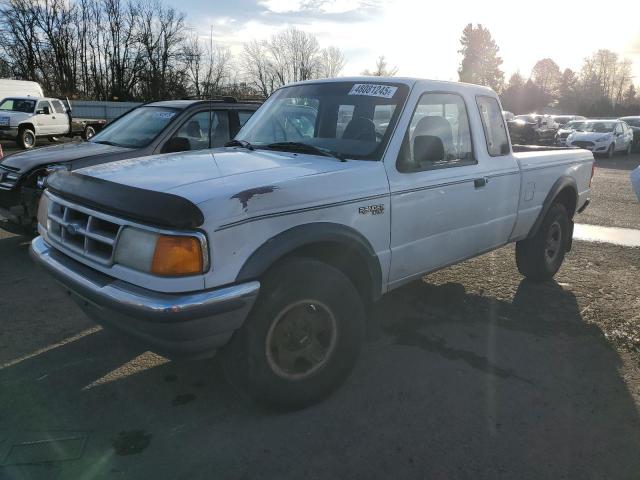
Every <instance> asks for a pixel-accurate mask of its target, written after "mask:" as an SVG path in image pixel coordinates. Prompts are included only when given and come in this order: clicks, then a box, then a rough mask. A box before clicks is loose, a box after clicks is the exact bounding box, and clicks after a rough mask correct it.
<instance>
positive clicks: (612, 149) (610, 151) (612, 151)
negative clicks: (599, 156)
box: [607, 143, 616, 158]
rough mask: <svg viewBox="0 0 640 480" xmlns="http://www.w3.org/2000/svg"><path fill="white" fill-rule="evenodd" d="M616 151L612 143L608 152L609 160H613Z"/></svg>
mask: <svg viewBox="0 0 640 480" xmlns="http://www.w3.org/2000/svg"><path fill="white" fill-rule="evenodd" d="M615 151H616V147H615V146H614V144H613V143H612V144H611V145H609V150H607V158H613V154H614V153H615Z"/></svg>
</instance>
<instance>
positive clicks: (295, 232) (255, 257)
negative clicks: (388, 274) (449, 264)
mask: <svg viewBox="0 0 640 480" xmlns="http://www.w3.org/2000/svg"><path fill="white" fill-rule="evenodd" d="M321 243H327V244H335V245H337V246H339V247H340V246H342V247H343V248H344V249H345V250H348V251H355V252H357V253H358V254H359V255H360V256H361V257H362V258H363V259H364V260H365V261H366V264H367V269H368V273H369V276H370V278H371V281H372V290H373V291H372V298H373V299H378V298H379V297H380V295H381V291H382V269H381V266H380V261H379V260H378V256H377V255H376V253H375V251H374V250H373V247H372V246H371V244H370V243H369V241H368V240H367V239H366V238H365V237H364V236H363V235H362V234H361V233H359V232H358V231H357V230H355V229H353V228H351V227H348V226H346V225H342V224H337V223H329V222H318V223H309V224H304V225H298V226H296V227H293V228H290V229H289V230H285V231H284V232H281V233H279V234H278V235H276V236H274V237H272V238H270V239H269V240H267V241H266V242H265V243H263V244H262V245H261V246H260V247H258V248H257V249H256V250H255V251H254V252H253V253H252V254H251V256H250V257H249V258H248V259H247V260H246V262H245V263H244V265H243V266H242V268H241V269H240V272H239V273H238V276H237V277H236V283H243V282H246V281H250V280H254V279H257V278H259V277H260V276H261V275H262V274H264V273H265V272H266V271H267V270H268V269H269V268H270V267H271V266H272V265H273V264H275V263H276V262H277V261H278V260H280V259H282V258H284V257H285V256H287V255H288V254H290V253H292V252H294V251H296V250H298V249H300V248H303V247H305V246H311V245H314V244H321Z"/></svg>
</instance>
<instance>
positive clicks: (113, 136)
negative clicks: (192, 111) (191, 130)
mask: <svg viewBox="0 0 640 480" xmlns="http://www.w3.org/2000/svg"><path fill="white" fill-rule="evenodd" d="M177 113H178V110H176V109H175V108H165V107H139V108H136V109H135V110H132V111H130V112H129V113H126V114H125V115H123V116H122V117H120V118H119V119H117V120H116V121H114V122H113V123H111V124H109V125H108V126H107V127H106V128H105V129H104V130H102V131H101V132H100V133H98V134H97V135H96V136H95V137H93V138H92V139H91V140H90V141H91V142H93V143H104V144H106V145H115V146H117V147H127V148H142V147H146V146H147V145H149V144H150V143H151V142H152V141H153V140H154V139H155V138H156V137H157V136H158V134H159V133H160V132H161V131H162V130H164V128H165V127H166V126H167V125H169V123H171V122H172V121H173V119H174V118H175V116H176V115H177Z"/></svg>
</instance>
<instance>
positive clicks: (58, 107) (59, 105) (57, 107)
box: [52, 100, 66, 113]
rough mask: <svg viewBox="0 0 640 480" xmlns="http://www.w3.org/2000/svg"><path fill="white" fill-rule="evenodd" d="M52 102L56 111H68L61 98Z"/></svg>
mask: <svg viewBox="0 0 640 480" xmlns="http://www.w3.org/2000/svg"><path fill="white" fill-rule="evenodd" d="M52 103H53V109H54V110H55V112H56V113H66V110H65V109H64V105H62V102H61V101H60V100H54V101H53V102H52Z"/></svg>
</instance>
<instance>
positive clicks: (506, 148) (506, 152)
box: [500, 143, 511, 155]
mask: <svg viewBox="0 0 640 480" xmlns="http://www.w3.org/2000/svg"><path fill="white" fill-rule="evenodd" d="M500 153H501V154H502V155H509V154H510V153H511V149H510V148H509V144H508V143H503V144H502V145H500Z"/></svg>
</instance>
